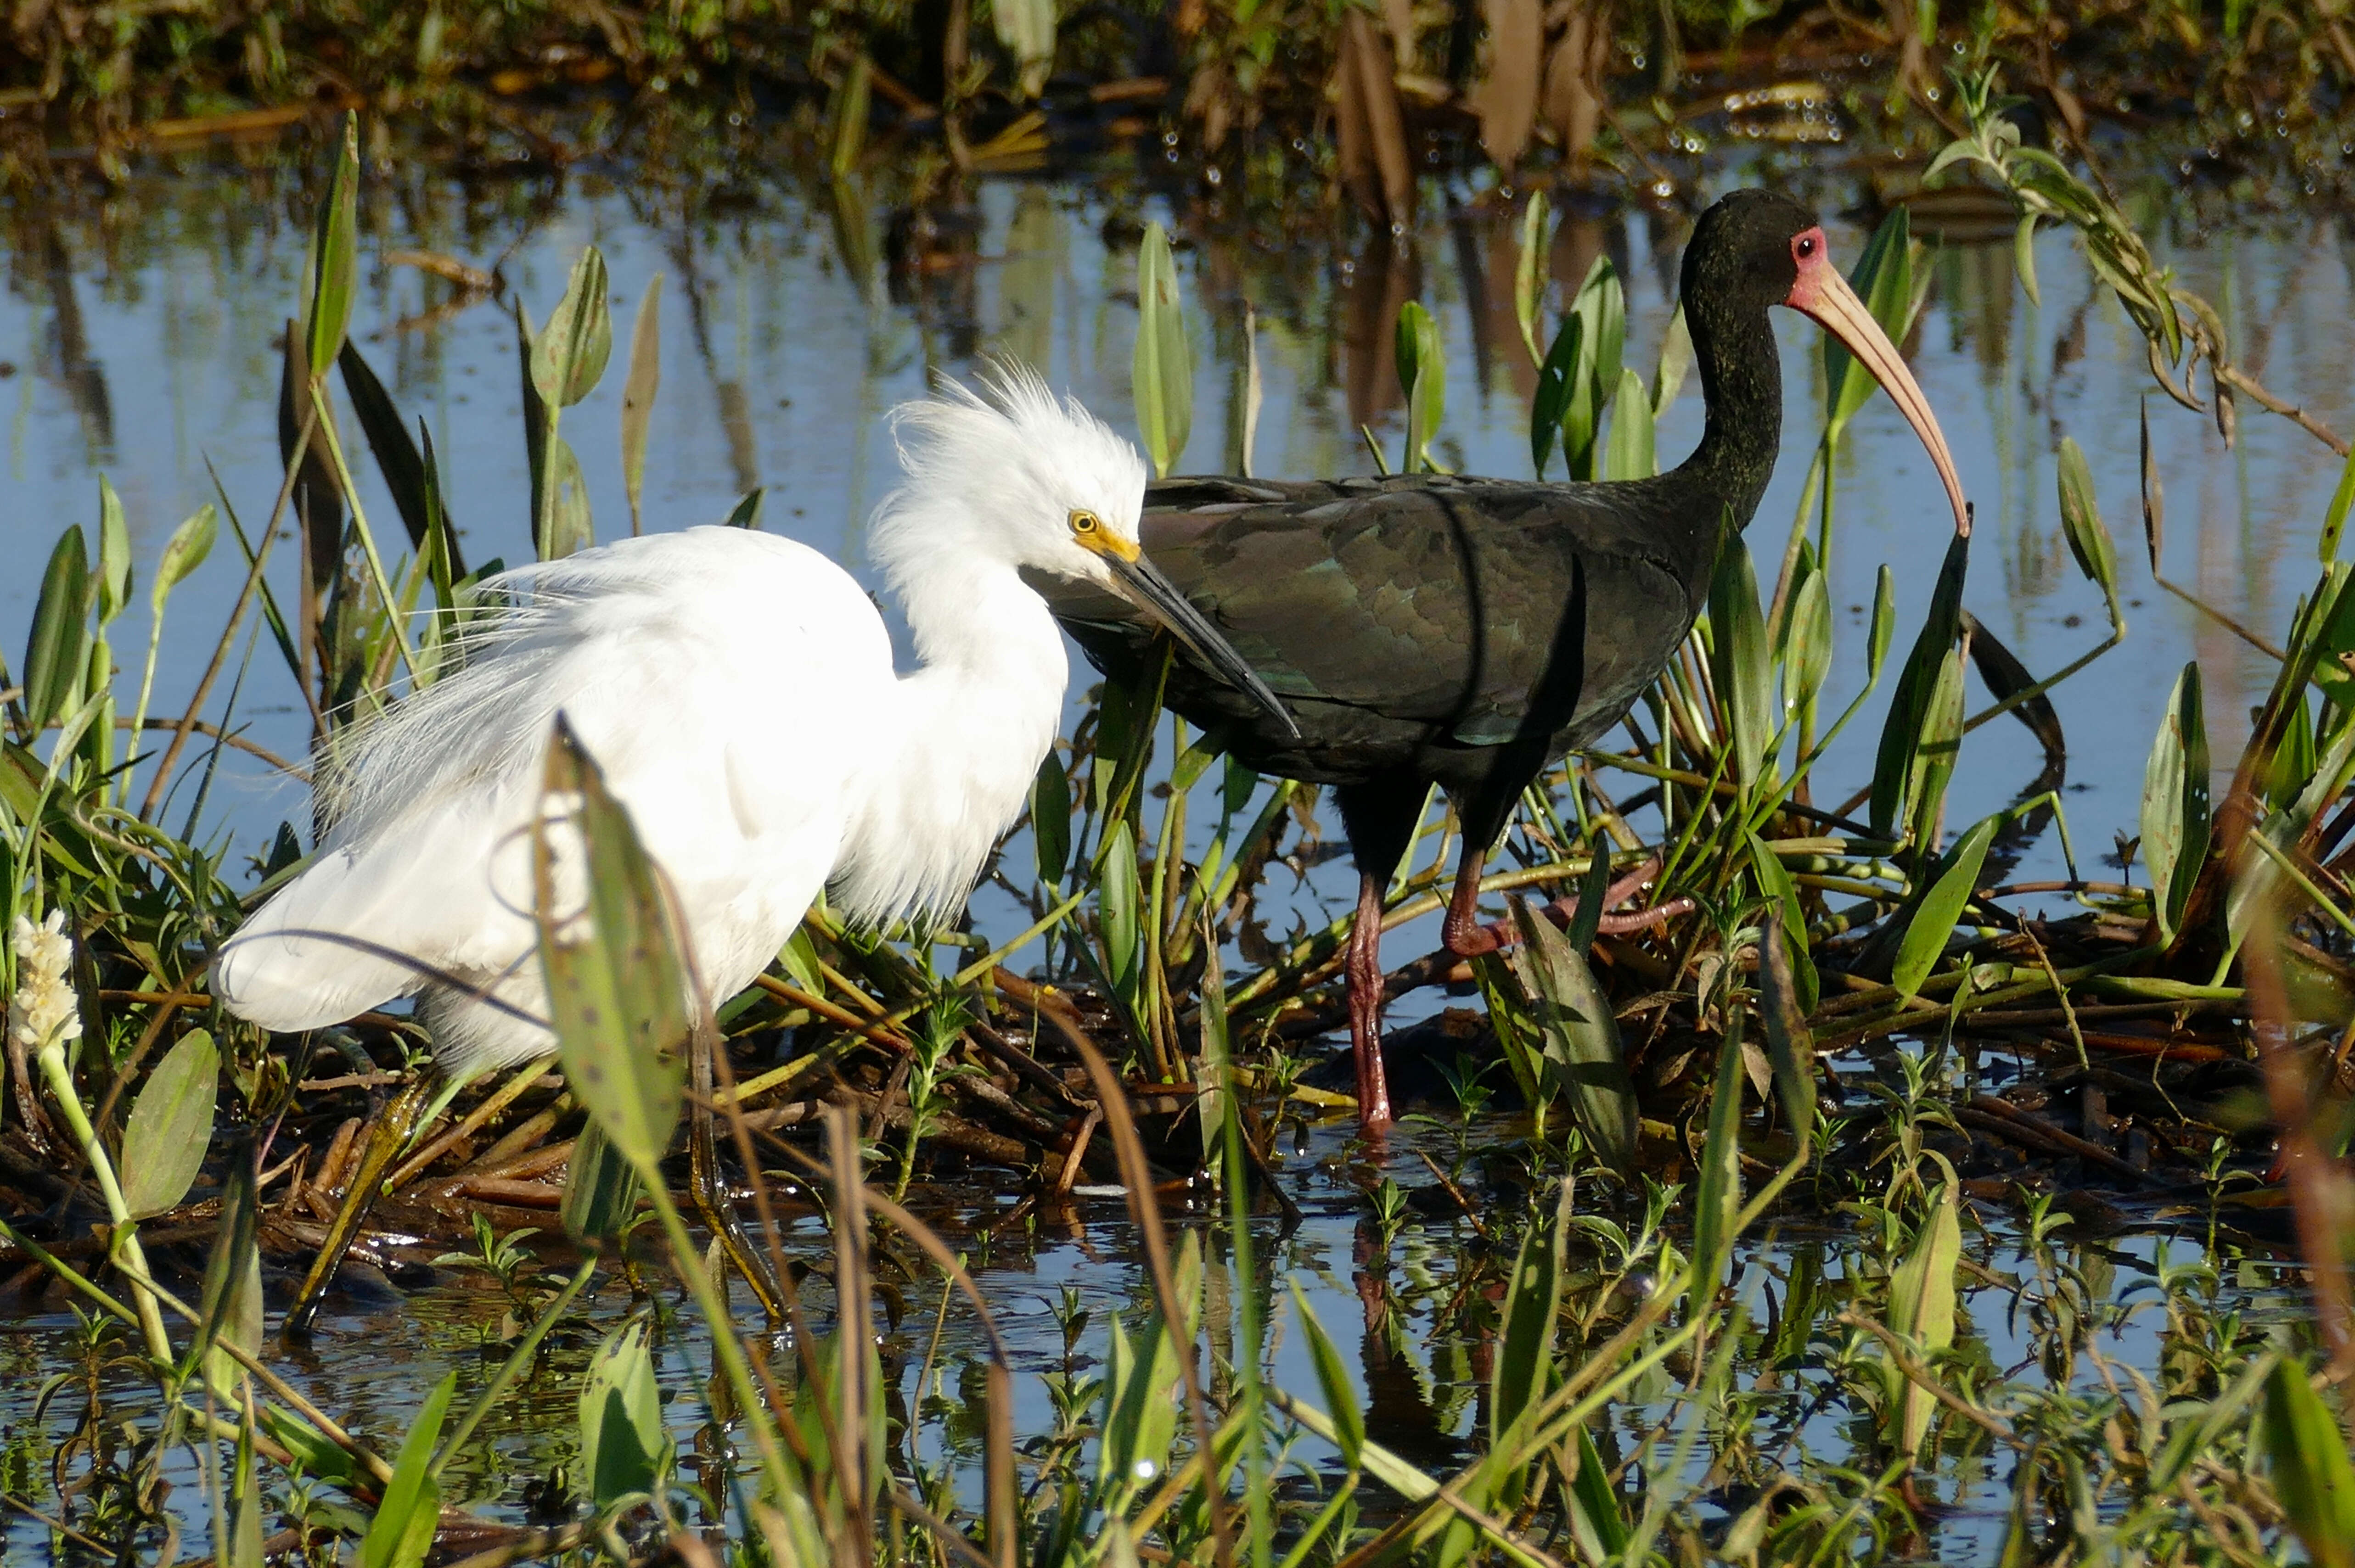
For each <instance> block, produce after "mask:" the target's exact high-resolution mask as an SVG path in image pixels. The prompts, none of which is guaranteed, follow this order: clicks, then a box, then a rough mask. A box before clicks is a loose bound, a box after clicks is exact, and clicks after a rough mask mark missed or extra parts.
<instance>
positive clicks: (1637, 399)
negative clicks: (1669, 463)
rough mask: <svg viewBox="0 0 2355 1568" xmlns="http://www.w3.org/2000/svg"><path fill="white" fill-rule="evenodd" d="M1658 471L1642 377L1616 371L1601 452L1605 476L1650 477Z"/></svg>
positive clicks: (1612, 477)
mask: <svg viewBox="0 0 2355 1568" xmlns="http://www.w3.org/2000/svg"><path fill="white" fill-rule="evenodd" d="M1658 471H1659V461H1658V459H1657V457H1656V456H1655V455H1654V453H1653V450H1652V404H1651V400H1650V399H1649V398H1647V397H1645V396H1644V378H1643V377H1642V376H1638V375H1636V373H1635V372H1634V371H1632V370H1622V371H1620V372H1619V395H1618V396H1617V397H1614V398H1612V399H1611V435H1610V440H1609V443H1608V444H1607V445H1606V446H1605V447H1604V452H1603V477H1604V478H1605V479H1649V478H1651V477H1652V476H1653V475H1654V474H1656V473H1657V472H1658Z"/></svg>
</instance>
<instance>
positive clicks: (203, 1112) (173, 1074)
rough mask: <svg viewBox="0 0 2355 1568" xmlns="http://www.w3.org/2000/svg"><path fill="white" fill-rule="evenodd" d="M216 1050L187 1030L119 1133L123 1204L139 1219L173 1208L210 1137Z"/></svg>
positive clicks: (149, 1079) (151, 1078)
mask: <svg viewBox="0 0 2355 1568" xmlns="http://www.w3.org/2000/svg"><path fill="white" fill-rule="evenodd" d="M219 1086H220V1051H219V1049H218V1047H216V1046H215V1045H214V1044H213V1037H212V1036H211V1035H210V1034H208V1033H206V1032H205V1031H203V1030H201V1029H191V1030H189V1031H188V1032H187V1033H186V1034H183V1035H181V1036H180V1039H179V1043H178V1044H176V1045H174V1046H173V1047H172V1048H171V1050H169V1051H167V1052H165V1054H164V1059H163V1060H162V1061H161V1062H158V1063H157V1064H156V1065H155V1071H154V1072H152V1073H150V1074H148V1075H147V1082H146V1083H145V1084H144V1086H141V1088H140V1090H139V1097H138V1098H137V1099H135V1100H133V1102H132V1104H131V1119H130V1120H129V1121H128V1122H127V1123H125V1124H124V1125H123V1202H125V1203H126V1204H128V1205H129V1206H130V1210H131V1217H132V1218H133V1219H141V1218H144V1217H145V1216H146V1215H149V1214H160V1213H163V1212H164V1211H165V1210H166V1209H175V1208H177V1207H179V1203H180V1200H181V1199H183V1198H185V1197H186V1196H187V1195H188V1189H189V1188H190V1187H192V1186H194V1185H195V1184H196V1181H197V1171H198V1170H199V1169H200V1168H201V1167H202V1166H203V1164H204V1162H205V1150H207V1149H208V1148H210V1147H211V1145H212V1138H213V1097H214V1095H215V1093H216V1092H217V1091H218V1088H219Z"/></svg>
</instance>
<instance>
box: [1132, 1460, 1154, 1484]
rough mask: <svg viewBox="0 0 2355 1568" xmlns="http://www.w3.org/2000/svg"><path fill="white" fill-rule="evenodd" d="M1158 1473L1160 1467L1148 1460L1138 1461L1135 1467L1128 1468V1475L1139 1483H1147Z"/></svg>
mask: <svg viewBox="0 0 2355 1568" xmlns="http://www.w3.org/2000/svg"><path fill="white" fill-rule="evenodd" d="M1160 1473H1161V1467H1160V1466H1158V1465H1156V1464H1155V1463H1154V1462H1153V1461H1152V1460H1150V1459H1139V1460H1138V1461H1137V1462H1136V1463H1135V1465H1132V1466H1131V1467H1129V1474H1131V1475H1133V1476H1135V1478H1137V1479H1138V1480H1139V1481H1149V1480H1151V1479H1152V1478H1154V1477H1156V1476H1157V1475H1159V1474H1160Z"/></svg>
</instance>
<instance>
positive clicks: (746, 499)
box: [721, 484, 769, 532]
mask: <svg viewBox="0 0 2355 1568" xmlns="http://www.w3.org/2000/svg"><path fill="white" fill-rule="evenodd" d="M768 493H769V487H768V486H767V485H765V484H756V485H754V486H753V487H752V488H751V489H750V490H748V491H746V492H745V493H743V494H742V495H741V496H738V497H737V498H736V504H735V505H733V506H731V507H730V508H729V509H728V516H727V518H726V519H725V521H724V522H723V523H722V524H721V526H723V527H728V528H750V529H753V530H754V531H756V532H757V531H758V530H759V528H760V526H761V503H762V500H763V499H764V498H765V497H766V496H767V495H768Z"/></svg>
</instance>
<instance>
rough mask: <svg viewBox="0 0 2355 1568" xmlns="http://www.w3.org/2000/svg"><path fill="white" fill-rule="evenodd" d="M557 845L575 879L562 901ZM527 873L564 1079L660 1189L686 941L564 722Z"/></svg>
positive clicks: (678, 1096) (679, 1048) (682, 1026)
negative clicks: (659, 1170) (659, 1166)
mask: <svg viewBox="0 0 2355 1568" xmlns="http://www.w3.org/2000/svg"><path fill="white" fill-rule="evenodd" d="M559 813H561V814H562V817H561V819H560V820H559V818H558V814H559ZM559 842H560V843H561V846H562V852H563V858H564V860H565V862H566V863H567V867H568V871H569V872H570V874H569V875H568V876H567V878H566V879H565V880H566V883H567V885H566V886H565V887H564V889H563V895H562V896H561V897H559V894H558V888H557V875H556V863H555V862H556V856H557V853H558V847H559ZM532 871H533V888H534V892H533V906H534V912H535V915H536V916H537V918H538V922H539V956H540V963H541V966H542V967H543V969H545V970H546V973H547V977H548V992H549V1022H550V1023H551V1024H552V1025H553V1026H554V1028H555V1032H556V1050H557V1057H558V1060H559V1062H560V1063H561V1064H562V1065H563V1068H564V1081H565V1083H566V1085H567V1086H569V1087H570V1089H571V1091H572V1097H573V1098H574V1099H575V1100H577V1101H579V1102H580V1105H581V1108H582V1109H583V1110H585V1111H587V1112H588V1113H589V1115H590V1116H591V1117H592V1118H595V1120H596V1122H597V1124H598V1126H599V1127H600V1128H602V1129H603V1131H604V1134H605V1137H606V1138H607V1139H609V1140H610V1141H611V1142H612V1143H613V1147H614V1148H615V1149H616V1150H620V1151H621V1153H622V1155H623V1158H624V1159H626V1160H629V1162H630V1163H631V1164H632V1165H633V1166H634V1167H636V1168H637V1171H638V1172H639V1174H640V1177H641V1178H642V1179H644V1180H647V1181H657V1180H660V1177H659V1175H658V1174H656V1171H655V1167H656V1165H657V1163H658V1162H659V1161H660V1160H661V1159H662V1157H663V1155H664V1153H665V1152H666V1150H668V1149H669V1147H670V1140H671V1135H672V1134H673V1133H674V1132H676V1131H677V1128H678V1118H679V1113H680V1108H681V1104H682V1097H683V1095H684V1090H685V1085H684V1078H685V1074H686V1060H685V1055H684V1053H685V1050H686V1046H687V1034H688V1030H689V1027H690V1021H689V1018H688V1015H687V969H686V965H685V961H684V959H682V957H681V953H680V947H681V938H680V934H679V933H678V932H677V930H676V929H675V928H674V927H673V925H672V919H671V914H670V908H669V904H668V901H667V900H666V897H665V896H664V892H663V887H662V884H661V880H660V878H659V876H658V875H657V874H656V872H655V867H654V863H653V862H652V861H650V860H649V859H647V858H646V853H645V848H644V847H643V846H642V844H641V843H640V842H639V839H638V832H637V829H636V827H635V826H634V824H633V823H632V822H631V821H630V815H629V812H628V811H627V810H624V809H623V806H622V803H621V802H620V801H619V800H615V799H614V798H613V794H612V792H611V791H610V790H608V789H606V787H605V780H604V776H603V774H602V773H601V772H600V771H599V769H598V768H597V765H596V763H595V762H594V761H593V760H592V759H591V758H590V756H589V754H588V753H587V752H586V751H584V750H583V749H582V748H581V743H580V741H579V740H578V739H577V738H576V737H575V736H574V735H573V733H572V727H571V726H570V724H569V723H567V722H566V721H565V719H564V718H562V717H561V716H560V715H559V717H558V719H557V721H556V727H555V733H554V736H552V738H551V739H550V741H549V747H548V760H547V765H546V774H545V783H544V786H543V793H542V795H541V810H540V816H539V817H538V820H536V821H535V823H534V826H533V833H532ZM581 883H585V884H586V885H585V887H583V886H580V885H579V884H581ZM576 908H577V909H579V910H580V913H579V914H578V915H577V916H575V915H573V914H572V913H571V911H573V910H574V909H576Z"/></svg>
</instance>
